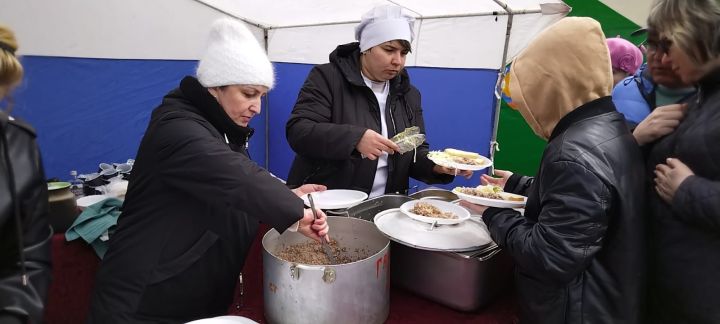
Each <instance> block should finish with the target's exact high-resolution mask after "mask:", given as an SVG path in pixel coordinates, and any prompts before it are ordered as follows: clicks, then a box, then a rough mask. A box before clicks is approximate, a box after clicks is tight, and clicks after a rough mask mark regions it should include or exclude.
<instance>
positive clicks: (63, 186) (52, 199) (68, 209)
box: [47, 182, 79, 233]
mask: <svg viewBox="0 0 720 324" xmlns="http://www.w3.org/2000/svg"><path fill="white" fill-rule="evenodd" d="M47 186H48V222H49V223H50V226H52V228H53V231H54V232H55V233H64V232H65V231H67V229H68V228H69V227H70V226H71V225H72V223H73V222H74V221H75V219H76V218H77V217H78V214H79V212H78V210H77V205H76V202H75V195H74V194H73V193H72V192H71V191H70V183H69V182H49V183H48V184H47Z"/></svg>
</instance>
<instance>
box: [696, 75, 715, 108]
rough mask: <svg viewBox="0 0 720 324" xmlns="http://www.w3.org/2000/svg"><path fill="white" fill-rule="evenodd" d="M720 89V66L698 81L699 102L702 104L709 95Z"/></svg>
mask: <svg viewBox="0 0 720 324" xmlns="http://www.w3.org/2000/svg"><path fill="white" fill-rule="evenodd" d="M718 88H720V66H718V67H716V68H714V69H712V70H711V71H710V72H708V73H707V74H705V75H704V76H703V77H702V78H701V79H700V80H699V81H698V99H697V100H698V102H699V103H702V102H703V100H705V98H707V96H708V95H710V94H712V93H715V92H716V91H717V90H718Z"/></svg>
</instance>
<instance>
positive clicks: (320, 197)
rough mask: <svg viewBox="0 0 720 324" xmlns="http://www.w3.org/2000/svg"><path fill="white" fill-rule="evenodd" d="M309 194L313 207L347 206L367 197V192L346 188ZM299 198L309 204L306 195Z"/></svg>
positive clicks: (306, 204)
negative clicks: (313, 203)
mask: <svg viewBox="0 0 720 324" xmlns="http://www.w3.org/2000/svg"><path fill="white" fill-rule="evenodd" d="M311 195H312V197H313V202H315V208H319V209H341V208H349V207H352V206H355V205H357V204H359V203H360V202H361V201H363V200H365V199H367V197H368V194H366V193H364V192H362V191H357V190H346V189H331V190H325V191H321V192H313V193H312V194H311ZM301 198H302V200H303V201H304V202H305V206H310V201H308V199H307V195H303V196H302V197H301Z"/></svg>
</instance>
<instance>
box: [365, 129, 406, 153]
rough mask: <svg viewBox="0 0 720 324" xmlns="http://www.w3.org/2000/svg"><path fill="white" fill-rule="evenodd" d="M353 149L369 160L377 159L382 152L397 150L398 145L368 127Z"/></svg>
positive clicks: (398, 148)
mask: <svg viewBox="0 0 720 324" xmlns="http://www.w3.org/2000/svg"><path fill="white" fill-rule="evenodd" d="M355 149H357V150H358V152H360V154H362V155H363V157H366V158H368V159H370V160H377V159H378V158H379V157H380V156H381V155H383V152H387V153H388V154H393V153H395V151H399V150H400V147H399V146H397V144H395V143H393V141H391V140H389V139H387V138H386V137H385V136H382V135H380V134H378V133H377V132H376V131H374V130H372V129H368V130H366V131H365V134H363V136H362V138H361V139H360V142H358V144H357V146H355Z"/></svg>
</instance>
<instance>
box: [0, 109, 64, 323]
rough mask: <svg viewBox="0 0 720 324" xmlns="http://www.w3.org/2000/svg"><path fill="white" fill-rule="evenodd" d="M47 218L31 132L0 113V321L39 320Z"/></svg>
mask: <svg viewBox="0 0 720 324" xmlns="http://www.w3.org/2000/svg"><path fill="white" fill-rule="evenodd" d="M47 215H48V193H47V184H46V183H45V174H44V172H43V168H42V163H41V161H40V152H39V151H38V147H37V143H36V142H35V132H34V131H33V129H32V128H31V127H30V126H28V125H27V124H25V123H22V122H20V121H17V120H13V119H9V118H8V115H7V114H5V113H4V112H1V111H0V322H3V321H9V320H10V318H9V317H14V318H15V319H18V318H19V319H21V320H22V321H28V320H29V322H31V323H42V322H43V320H42V319H43V309H44V306H45V299H46V297H47V290H48V286H49V283H50V242H51V237H52V230H51V229H50V226H49V225H48V220H47ZM18 223H19V224H20V226H18ZM3 316H5V317H3ZM3 323H4V322H3Z"/></svg>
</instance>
